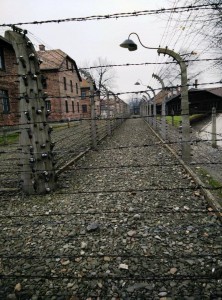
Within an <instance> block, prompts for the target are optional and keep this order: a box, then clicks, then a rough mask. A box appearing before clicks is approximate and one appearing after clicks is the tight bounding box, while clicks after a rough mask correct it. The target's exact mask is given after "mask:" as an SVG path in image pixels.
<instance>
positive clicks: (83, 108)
mask: <svg viewBox="0 0 222 300" xmlns="http://www.w3.org/2000/svg"><path fill="white" fill-rule="evenodd" d="M82 112H83V113H87V105H86V104H83V105H82Z"/></svg>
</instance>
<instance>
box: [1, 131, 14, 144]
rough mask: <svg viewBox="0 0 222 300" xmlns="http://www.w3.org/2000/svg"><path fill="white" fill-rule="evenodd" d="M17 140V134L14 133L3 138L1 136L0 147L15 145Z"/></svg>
mask: <svg viewBox="0 0 222 300" xmlns="http://www.w3.org/2000/svg"><path fill="white" fill-rule="evenodd" d="M18 140H19V133H18V132H14V133H8V134H6V135H5V136H3V135H1V136H0V145H1V146H2V145H9V144H14V143H17V142H18Z"/></svg>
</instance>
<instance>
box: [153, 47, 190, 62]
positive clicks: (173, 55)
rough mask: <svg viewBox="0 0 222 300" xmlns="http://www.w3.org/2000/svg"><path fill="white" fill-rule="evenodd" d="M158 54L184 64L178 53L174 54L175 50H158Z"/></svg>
mask: <svg viewBox="0 0 222 300" xmlns="http://www.w3.org/2000/svg"><path fill="white" fill-rule="evenodd" d="M157 49H158V50H157V53H159V54H167V55H169V56H171V57H173V58H174V59H175V60H176V61H177V62H178V63H179V64H181V62H184V60H183V58H182V57H181V56H180V55H179V54H178V53H176V52H174V51H173V50H169V49H168V48H157Z"/></svg>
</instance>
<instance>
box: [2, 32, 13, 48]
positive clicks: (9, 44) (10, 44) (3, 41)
mask: <svg viewBox="0 0 222 300" xmlns="http://www.w3.org/2000/svg"><path fill="white" fill-rule="evenodd" d="M0 43H1V44H6V45H7V46H10V47H12V43H11V42H10V41H8V40H7V39H6V38H4V37H3V36H1V35H0Z"/></svg>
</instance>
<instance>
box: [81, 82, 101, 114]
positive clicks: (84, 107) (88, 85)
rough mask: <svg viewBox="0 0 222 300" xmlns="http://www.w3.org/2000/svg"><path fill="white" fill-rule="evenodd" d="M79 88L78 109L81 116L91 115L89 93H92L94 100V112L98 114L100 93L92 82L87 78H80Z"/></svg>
mask: <svg viewBox="0 0 222 300" xmlns="http://www.w3.org/2000/svg"><path fill="white" fill-rule="evenodd" d="M80 89H81V100H80V110H81V117H82V118H90V117H91V94H92V93H93V96H94V102H95V112H96V116H97V117H98V116H100V94H99V91H98V90H97V88H96V85H95V83H94V82H91V80H90V79H89V78H87V79H84V78H82V82H81V84H80Z"/></svg>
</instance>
